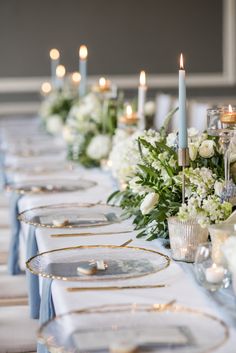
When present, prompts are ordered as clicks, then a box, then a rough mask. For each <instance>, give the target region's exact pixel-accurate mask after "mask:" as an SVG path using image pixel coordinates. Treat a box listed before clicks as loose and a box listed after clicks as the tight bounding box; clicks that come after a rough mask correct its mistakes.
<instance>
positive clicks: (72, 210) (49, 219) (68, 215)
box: [19, 203, 124, 229]
mask: <svg viewBox="0 0 236 353" xmlns="http://www.w3.org/2000/svg"><path fill="white" fill-rule="evenodd" d="M19 220H20V221H22V222H24V223H28V224H31V225H33V226H35V227H45V228H52V229H54V228H63V229H64V228H65V229H70V228H87V227H98V226H106V225H111V224H114V223H121V222H122V221H123V220H124V216H122V209H121V208H120V207H116V206H111V205H107V204H102V203H91V204H90V203H88V204H76V203H64V204H57V205H49V206H42V207H36V208H32V209H30V210H26V211H24V212H22V213H21V214H20V215H19Z"/></svg>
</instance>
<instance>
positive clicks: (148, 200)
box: [140, 192, 159, 215]
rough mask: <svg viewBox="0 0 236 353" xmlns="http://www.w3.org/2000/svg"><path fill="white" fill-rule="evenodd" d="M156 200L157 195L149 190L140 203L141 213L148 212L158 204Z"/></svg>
mask: <svg viewBox="0 0 236 353" xmlns="http://www.w3.org/2000/svg"><path fill="white" fill-rule="evenodd" d="M158 201H159V195H158V194H156V193H155V192H150V193H149V194H147V195H146V196H145V198H144V199H143V202H142V203H141V205H140V211H141V212H142V215H146V214H148V213H150V212H151V211H152V210H153V209H154V208H155V206H156V205H157V204H158Z"/></svg>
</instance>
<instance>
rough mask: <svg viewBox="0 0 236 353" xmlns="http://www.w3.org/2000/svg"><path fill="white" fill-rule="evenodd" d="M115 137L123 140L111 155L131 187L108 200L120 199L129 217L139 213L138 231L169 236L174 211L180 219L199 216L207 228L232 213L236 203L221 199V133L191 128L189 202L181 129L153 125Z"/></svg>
mask: <svg viewBox="0 0 236 353" xmlns="http://www.w3.org/2000/svg"><path fill="white" fill-rule="evenodd" d="M162 132H163V131H162ZM117 136H118V137H119V132H117ZM114 140H115V141H116V140H118V142H116V143H114V147H113V150H112V153H111V155H110V159H111V161H112V170H113V175H115V176H116V177H120V178H123V180H122V181H126V184H127V188H126V190H122V191H121V192H119V191H117V192H115V193H113V194H112V195H111V196H110V198H109V200H112V199H114V200H115V201H119V203H120V206H121V207H122V208H124V210H125V213H126V214H127V216H134V217H135V218H134V223H135V224H136V228H137V229H141V232H140V233H139V235H138V236H148V237H149V239H150V240H151V239H154V238H156V237H163V238H166V237H168V227H167V218H168V217H171V216H178V217H179V218H180V219H181V220H189V219H192V218H194V219H196V220H197V221H198V223H199V224H200V225H201V226H202V227H206V226H208V225H209V224H212V223H220V222H222V221H224V220H225V219H227V218H228V217H229V215H230V214H231V212H232V205H231V204H230V203H229V202H227V201H224V199H223V198H222V196H223V189H224V184H223V177H224V163H223V155H222V151H221V148H220V145H219V143H218V140H217V138H212V137H210V136H208V135H207V134H206V133H199V132H198V131H197V130H196V129H194V128H191V129H189V130H188V142H189V146H191V148H190V151H191V152H190V167H189V168H185V171H184V173H185V180H186V202H185V203H184V204H182V173H183V172H182V169H181V168H180V167H179V166H178V161H177V143H178V141H177V140H178V135H177V133H175V132H174V133H170V134H168V135H165V134H163V133H159V132H156V131H153V130H149V131H146V132H144V133H143V134H142V133H139V134H136V135H133V136H130V137H126V138H125V137H124V139H123V140H121V139H119V138H117V139H116V137H115V138H114ZM191 149H192V150H191ZM122 168H125V172H123V170H122ZM120 170H121V171H122V173H120Z"/></svg>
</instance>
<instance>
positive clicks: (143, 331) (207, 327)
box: [38, 300, 229, 353]
mask: <svg viewBox="0 0 236 353" xmlns="http://www.w3.org/2000/svg"><path fill="white" fill-rule="evenodd" d="M101 317H102V322H101ZM206 331H207V335H205V333H206ZM228 336H229V332H228V328H227V326H226V324H225V323H224V322H223V321H222V320H220V319H218V318H217V317H215V316H213V315H210V314H207V313H204V312H201V311H200V310H194V309H192V308H188V307H185V306H181V305H179V304H178V303H175V301H174V300H173V301H171V302H169V303H160V304H158V303H156V304H153V305H151V304H120V305H102V306H93V307H91V308H84V309H81V310H77V311H72V312H69V313H66V314H63V315H59V316H58V317H56V318H54V319H52V320H50V321H48V322H47V323H45V324H44V325H42V326H41V328H40V330H39V333H38V339H39V342H41V343H43V344H45V345H46V347H47V348H48V349H49V350H50V351H54V350H60V351H61V352H63V353H72V352H111V353H120V352H127V353H131V352H163V353H164V352H170V351H171V352H172V351H173V352H179V353H183V352H186V353H190V352H192V353H206V352H213V351H214V350H217V349H218V348H219V347H224V344H225V343H226V342H227V340H228Z"/></svg>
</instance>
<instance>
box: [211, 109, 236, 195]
mask: <svg viewBox="0 0 236 353" xmlns="http://www.w3.org/2000/svg"><path fill="white" fill-rule="evenodd" d="M207 132H208V134H209V135H212V136H219V137H220V140H219V141H220V143H221V145H222V148H223V151H224V172H225V190H224V194H225V195H224V198H225V199H226V200H229V199H230V197H232V195H233V194H235V187H234V184H233V183H232V182H231V180H230V148H229V146H230V143H231V141H232V139H233V137H234V136H235V134H236V106H232V105H229V106H220V107H216V108H212V109H208V110H207Z"/></svg>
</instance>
